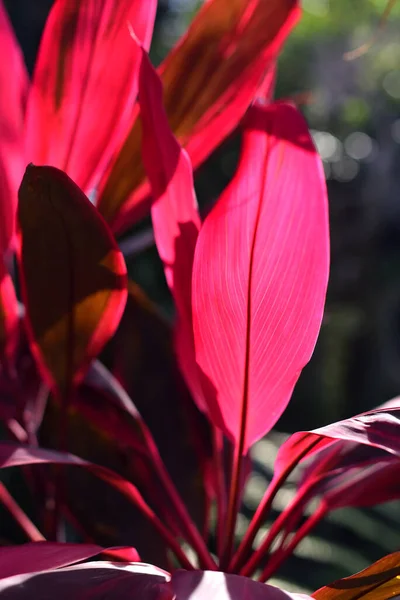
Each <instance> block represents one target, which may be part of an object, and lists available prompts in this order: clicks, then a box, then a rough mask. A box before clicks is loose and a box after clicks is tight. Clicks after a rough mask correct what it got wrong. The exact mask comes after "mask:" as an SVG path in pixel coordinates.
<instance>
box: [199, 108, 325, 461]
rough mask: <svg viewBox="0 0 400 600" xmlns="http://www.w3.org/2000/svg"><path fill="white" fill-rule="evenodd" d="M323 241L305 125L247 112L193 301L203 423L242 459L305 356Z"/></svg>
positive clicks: (282, 403)
mask: <svg viewBox="0 0 400 600" xmlns="http://www.w3.org/2000/svg"><path fill="white" fill-rule="evenodd" d="M328 238H329V236H328V218H327V196H326V187H325V181H324V176H323V171H322V167H321V164H320V159H319V157H318V155H317V153H316V151H315V149H314V146H313V144H312V141H311V137H310V134H309V132H308V129H307V125H306V123H305V121H304V120H303V117H302V116H301V115H300V113H299V112H298V111H297V110H296V109H295V108H293V107H292V106H290V105H287V104H284V103H277V104H275V105H271V106H270V107H265V106H263V105H258V104H256V105H254V106H253V107H252V108H251V109H250V110H249V114H248V118H247V121H246V124H245V133H244V146H243V150H242V158H241V163H240V165H239V168H238V171H237V173H236V175H235V177H234V179H233V181H232V182H231V184H230V185H229V187H228V188H227V189H226V190H225V192H224V193H223V195H222V196H221V198H220V199H219V201H218V202H217V204H216V206H215V207H214V209H213V210H212V211H211V213H210V214H209V215H208V217H207V219H206V220H205V222H204V224H203V227H202V229H201V231H200V234H199V238H198V242H197V245H196V252H195V260H194V265H193V291H192V301H193V325H194V338H195V348H196V358H197V363H198V365H199V369H200V370H201V374H200V375H201V381H202V385H203V389H204V392H205V395H206V399H207V403H208V408H209V414H210V415H211V416H212V419H213V421H214V423H215V424H216V425H218V426H219V427H221V428H222V429H223V430H224V431H225V432H226V434H227V435H229V436H230V437H231V438H232V439H233V440H234V441H235V442H236V443H240V444H241V445H242V447H241V450H242V452H243V453H245V452H246V451H247V450H248V448H249V447H250V446H251V444H253V443H254V442H255V441H256V440H258V439H259V438H260V437H261V436H262V435H264V434H265V433H266V432H267V431H268V430H269V429H270V428H271V427H272V426H273V425H274V424H275V423H276V421H277V420H278V418H279V417H280V415H281V414H282V412H283V410H284V409H285V407H286V405H287V403H288V401H289V399H290V396H291V394H292V391H293V388H294V385H295V383H296V381H297V379H298V377H299V374H300V372H301V369H302V368H303V367H304V365H305V364H306V363H307V362H308V360H309V359H310V356H311V354H312V351H313V349H314V345H315V342H316V339H317V335H318V331H319V328H320V324H321V319H322V313H323V308H324V301H325V293H326V286H327V280H328V270H329V239H328ZM227 349H229V351H227Z"/></svg>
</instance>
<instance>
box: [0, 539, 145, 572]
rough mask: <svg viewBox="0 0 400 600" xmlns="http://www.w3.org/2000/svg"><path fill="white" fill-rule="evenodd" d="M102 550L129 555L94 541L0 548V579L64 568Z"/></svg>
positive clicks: (121, 550) (125, 551)
mask: <svg viewBox="0 0 400 600" xmlns="http://www.w3.org/2000/svg"><path fill="white" fill-rule="evenodd" d="M132 550H133V549H132ZM103 552H108V553H109V554H110V556H112V555H113V554H114V555H120V553H121V554H124V553H126V555H132V553H129V549H126V548H124V549H120V548H118V549H114V548H112V549H110V550H106V549H105V548H102V547H101V546H96V545H95V544H58V543H54V542H35V543H29V544H22V545H21V546H7V547H6V548H0V579H4V578H5V577H12V576H13V575H21V574H23V573H29V572H33V571H46V570H48V569H58V568H60V567H66V566H67V565H71V564H73V563H76V562H80V561H82V560H86V559H87V558H92V557H93V556H96V555H97V554H102V553H103ZM135 558H137V553H136V557H135Z"/></svg>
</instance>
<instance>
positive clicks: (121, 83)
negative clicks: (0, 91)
mask: <svg viewBox="0 0 400 600" xmlns="http://www.w3.org/2000/svg"><path fill="white" fill-rule="evenodd" d="M156 5H157V2H156V1H155V0H118V2H115V1H114V0H59V1H58V2H56V3H55V4H54V6H53V9H52V11H51V13H50V15H49V18H48V21H47V24H46V28H45V32H44V34H43V38H42V42H41V46H40V50H39V55H38V59H37V63H36V67H35V72H34V77H33V83H32V88H31V91H30V95H29V103H28V107H27V158H28V161H32V162H34V163H36V164H49V165H53V166H56V167H58V168H61V169H63V170H64V171H66V172H67V173H68V174H69V175H70V176H71V177H72V178H73V179H74V181H75V182H76V183H77V184H78V185H79V186H80V187H82V188H83V189H84V190H85V192H86V193H88V192H89V191H90V190H91V188H92V187H93V186H94V185H95V184H96V183H97V181H98V179H99V176H100V175H101V173H102V172H103V170H104V168H105V167H106V165H107V164H108V162H109V160H110V158H111V156H112V154H113V153H114V152H115V150H116V147H117V145H118V144H119V143H120V142H121V141H122V139H123V136H124V135H125V132H126V130H127V127H128V125H129V124H130V122H131V117H132V109H133V105H134V102H135V99H136V96H137V83H138V81H137V77H138V72H139V66H140V57H141V55H140V52H139V51H138V48H137V46H136V45H135V44H133V43H132V37H131V30H134V31H135V34H136V36H138V37H139V39H140V40H141V41H142V43H143V44H144V45H145V46H146V47H147V48H148V47H149V45H150V40H151V35H152V30H153V23H154V18H155V11H156Z"/></svg>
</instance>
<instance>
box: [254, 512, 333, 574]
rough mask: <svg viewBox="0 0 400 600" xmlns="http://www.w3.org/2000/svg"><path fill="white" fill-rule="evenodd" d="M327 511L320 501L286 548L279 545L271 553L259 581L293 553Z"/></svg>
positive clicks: (274, 570)
mask: <svg viewBox="0 0 400 600" xmlns="http://www.w3.org/2000/svg"><path fill="white" fill-rule="evenodd" d="M327 512H328V507H327V505H326V504H325V503H323V502H322V503H321V504H320V505H319V506H318V508H317V510H316V511H315V513H314V514H313V515H311V516H310V517H309V518H308V519H307V520H306V521H305V523H303V525H302V526H301V527H300V529H299V530H298V531H297V532H296V533H295V535H294V536H293V537H292V539H291V541H290V542H289V544H288V545H287V546H286V548H283V547H281V548H279V549H278V550H277V551H276V552H275V553H274V554H273V555H272V557H271V559H270V560H269V561H268V563H267V566H266V567H265V569H264V570H263V572H262V573H261V575H260V577H259V581H267V580H268V579H269V578H270V577H271V576H272V575H273V574H274V573H275V572H276V571H277V570H278V569H279V567H280V566H281V564H282V563H283V562H284V561H285V560H286V559H287V558H288V557H289V556H290V555H291V554H292V553H293V551H294V549H295V548H296V546H297V545H298V544H299V543H300V542H301V541H302V540H303V538H305V537H306V536H307V535H308V534H309V533H310V531H311V530H312V529H313V528H314V527H315V526H316V525H317V523H319V521H321V520H322V519H323V518H324V517H325V515H326V513H327Z"/></svg>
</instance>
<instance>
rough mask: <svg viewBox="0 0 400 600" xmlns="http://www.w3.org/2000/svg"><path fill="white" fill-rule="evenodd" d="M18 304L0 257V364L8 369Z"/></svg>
mask: <svg viewBox="0 0 400 600" xmlns="http://www.w3.org/2000/svg"><path fill="white" fill-rule="evenodd" d="M18 326H19V317H18V304H17V297H16V295H15V290H14V285H13V282H12V279H11V277H10V275H9V274H8V272H7V270H6V268H5V265H4V260H3V258H2V257H1V256H0V362H3V364H4V365H5V366H6V367H10V366H11V365H12V363H13V361H14V357H15V350H16V346H17V341H18Z"/></svg>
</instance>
